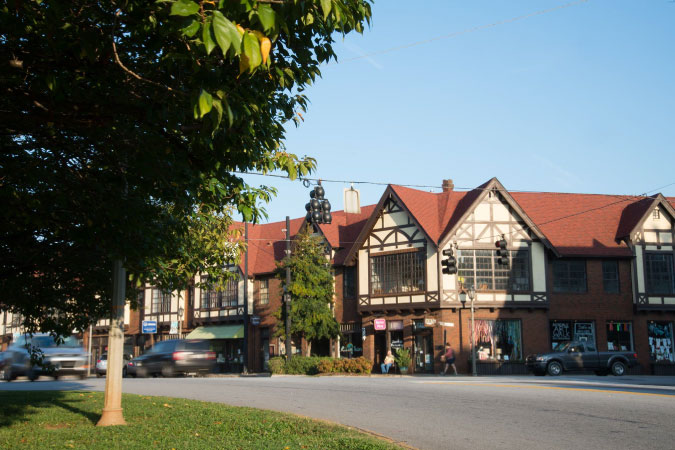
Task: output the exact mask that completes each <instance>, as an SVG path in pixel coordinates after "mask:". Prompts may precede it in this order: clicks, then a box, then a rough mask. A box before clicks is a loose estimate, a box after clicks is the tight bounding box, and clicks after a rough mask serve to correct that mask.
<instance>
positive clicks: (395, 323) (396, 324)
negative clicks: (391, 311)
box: [389, 320, 403, 331]
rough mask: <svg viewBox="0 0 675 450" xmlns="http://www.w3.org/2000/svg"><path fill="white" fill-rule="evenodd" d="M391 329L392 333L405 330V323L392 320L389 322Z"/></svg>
mask: <svg viewBox="0 0 675 450" xmlns="http://www.w3.org/2000/svg"><path fill="white" fill-rule="evenodd" d="M389 329H390V330H392V331H398V330H402V329H403V321H402V320H390V321H389Z"/></svg>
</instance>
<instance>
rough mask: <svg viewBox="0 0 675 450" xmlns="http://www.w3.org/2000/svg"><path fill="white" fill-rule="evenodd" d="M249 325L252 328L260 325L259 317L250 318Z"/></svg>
mask: <svg viewBox="0 0 675 450" xmlns="http://www.w3.org/2000/svg"><path fill="white" fill-rule="evenodd" d="M251 325H253V326H254V327H257V326H258V325H260V316H251Z"/></svg>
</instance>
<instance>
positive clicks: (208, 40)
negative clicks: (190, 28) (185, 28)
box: [202, 20, 216, 55]
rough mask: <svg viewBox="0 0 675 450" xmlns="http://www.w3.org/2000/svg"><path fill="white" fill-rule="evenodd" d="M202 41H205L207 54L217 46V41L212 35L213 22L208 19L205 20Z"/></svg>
mask: <svg viewBox="0 0 675 450" xmlns="http://www.w3.org/2000/svg"><path fill="white" fill-rule="evenodd" d="M202 42H203V43H204V47H206V54H207V55H210V54H211V52H212V51H213V49H214V47H215V46H216V43H215V42H213V37H212V36H211V22H209V21H208V20H207V21H206V22H204V27H203V28H202Z"/></svg>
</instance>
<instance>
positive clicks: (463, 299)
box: [460, 285, 478, 377]
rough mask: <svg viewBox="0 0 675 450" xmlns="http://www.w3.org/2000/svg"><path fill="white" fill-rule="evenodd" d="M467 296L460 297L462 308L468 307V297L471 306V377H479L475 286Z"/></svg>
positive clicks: (467, 292)
mask: <svg viewBox="0 0 675 450" xmlns="http://www.w3.org/2000/svg"><path fill="white" fill-rule="evenodd" d="M464 293H465V294H466V295H465V296H460V301H461V302H462V308H464V307H466V296H468V297H469V301H470V304H471V376H474V377H476V376H478V373H477V372H476V340H475V339H474V333H475V327H474V318H473V300H474V298H476V289H475V288H474V287H473V285H472V286H471V287H470V288H469V289H468V290H466V289H465V290H464Z"/></svg>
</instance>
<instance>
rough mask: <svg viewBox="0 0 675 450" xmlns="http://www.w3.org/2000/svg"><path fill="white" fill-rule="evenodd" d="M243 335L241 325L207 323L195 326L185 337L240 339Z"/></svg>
mask: <svg viewBox="0 0 675 450" xmlns="http://www.w3.org/2000/svg"><path fill="white" fill-rule="evenodd" d="M243 337H244V326H243V325H209V326H205V327H197V328H195V329H194V330H192V332H191V333H190V334H188V335H187V336H186V337H185V338H186V339H242V338H243Z"/></svg>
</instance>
